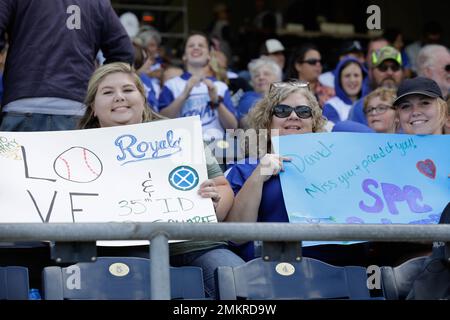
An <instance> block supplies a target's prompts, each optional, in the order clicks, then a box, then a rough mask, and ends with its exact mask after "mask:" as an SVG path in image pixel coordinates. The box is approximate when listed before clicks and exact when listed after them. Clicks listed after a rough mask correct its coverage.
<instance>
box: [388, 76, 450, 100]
mask: <svg viewBox="0 0 450 320" xmlns="http://www.w3.org/2000/svg"><path fill="white" fill-rule="evenodd" d="M411 94H422V95H424V96H427V97H430V98H441V99H443V98H442V92H441V89H440V88H439V86H438V84H437V83H436V81H434V80H431V79H428V78H424V77H416V78H414V79H406V80H404V81H403V82H402V83H400V86H399V87H398V90H397V99H395V100H394V103H393V105H394V106H395V105H397V104H398V103H399V101H400V100H401V99H402V98H404V97H406V96H409V95H411Z"/></svg>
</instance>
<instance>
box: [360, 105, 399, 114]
mask: <svg viewBox="0 0 450 320" xmlns="http://www.w3.org/2000/svg"><path fill="white" fill-rule="evenodd" d="M389 109H393V110H395V108H394V107H391V106H387V105H385V104H379V105H378V106H376V107H368V108H367V109H364V113H365V114H366V115H370V114H373V115H376V114H384V113H386V111H388V110H389Z"/></svg>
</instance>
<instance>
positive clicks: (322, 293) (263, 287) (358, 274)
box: [216, 257, 371, 300]
mask: <svg viewBox="0 0 450 320" xmlns="http://www.w3.org/2000/svg"><path fill="white" fill-rule="evenodd" d="M216 283H217V286H218V288H217V292H218V294H219V299H221V300H236V299H371V296H370V291H369V289H368V288H367V274H366V269H365V268H364V267H356V266H348V267H336V266H332V265H329V264H327V263H324V262H322V261H319V260H316V259H312V258H306V257H304V258H302V260H301V261H300V262H294V263H280V262H274V261H268V262H267V261H263V260H262V259H261V258H257V259H254V260H252V261H249V262H247V263H246V264H244V265H242V266H238V267H234V268H231V267H219V268H217V270H216Z"/></svg>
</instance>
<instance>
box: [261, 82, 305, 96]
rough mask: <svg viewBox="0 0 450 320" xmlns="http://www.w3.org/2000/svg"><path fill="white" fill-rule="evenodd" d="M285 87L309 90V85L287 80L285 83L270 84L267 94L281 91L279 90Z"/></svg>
mask: <svg viewBox="0 0 450 320" xmlns="http://www.w3.org/2000/svg"><path fill="white" fill-rule="evenodd" d="M287 87H294V88H307V89H309V83H308V82H304V81H299V80H295V79H292V80H287V81H279V82H272V83H271V84H270V88H269V93H271V92H272V91H273V90H274V89H281V88H287Z"/></svg>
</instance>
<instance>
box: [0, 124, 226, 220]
mask: <svg viewBox="0 0 450 320" xmlns="http://www.w3.org/2000/svg"><path fill="white" fill-rule="evenodd" d="M201 130H202V129H201V123H200V120H199V118H198V117H189V118H182V119H174V120H164V121H155V122H152V123H144V124H139V125H132V126H120V127H113V128H102V129H89V130H74V131H63V132H33V133H28V132H0V167H1V168H2V173H3V175H2V179H1V180H0V223H6V222H42V223H52V222H73V223H76V222H109V221H115V222H126V221H139V222H162V221H163V222H174V223H177V222H187V223H210V222H216V221H217V219H216V215H215V212H214V208H213V205H212V201H211V200H210V199H204V198H201V197H200V196H199V195H198V194H197V190H198V187H199V186H200V184H201V182H202V181H204V180H206V179H207V171H206V162H205V154H204V147H203V140H202V131H201ZM144 160H145V161H144Z"/></svg>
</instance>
